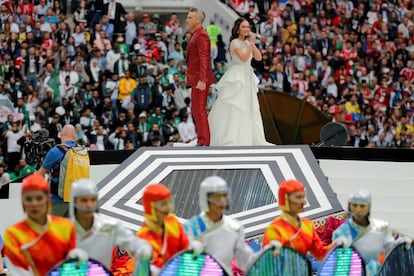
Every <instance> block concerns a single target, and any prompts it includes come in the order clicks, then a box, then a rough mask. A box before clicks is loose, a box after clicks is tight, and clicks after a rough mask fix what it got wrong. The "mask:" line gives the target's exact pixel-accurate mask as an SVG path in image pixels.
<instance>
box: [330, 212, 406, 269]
mask: <svg viewBox="0 0 414 276" xmlns="http://www.w3.org/2000/svg"><path fill="white" fill-rule="evenodd" d="M341 236H342V237H345V238H346V239H348V240H349V241H352V243H351V242H349V244H351V245H352V246H353V247H354V248H355V249H356V250H358V251H359V253H361V256H362V258H363V259H364V262H365V264H366V268H367V273H368V275H376V274H377V270H378V269H379V266H380V264H379V262H378V260H379V257H380V255H381V253H384V254H387V253H388V252H389V251H390V250H391V249H392V248H393V247H394V246H395V245H397V244H399V241H396V240H395V239H394V238H393V236H392V232H391V229H390V227H389V225H388V223H387V222H385V221H382V220H378V219H373V218H370V219H369V225H368V226H367V227H364V226H360V225H358V224H356V223H354V222H353V220H352V219H349V220H347V221H346V222H345V223H343V224H342V225H341V226H339V227H338V229H336V230H335V232H334V233H333V235H332V240H333V241H335V240H336V239H338V238H339V237H341Z"/></svg>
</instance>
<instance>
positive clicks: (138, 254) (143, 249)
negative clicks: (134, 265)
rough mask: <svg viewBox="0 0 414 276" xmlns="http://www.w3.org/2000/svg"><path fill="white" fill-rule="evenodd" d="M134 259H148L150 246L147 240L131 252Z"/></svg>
mask: <svg viewBox="0 0 414 276" xmlns="http://www.w3.org/2000/svg"><path fill="white" fill-rule="evenodd" d="M133 257H134V258H135V259H140V260H144V261H148V260H150V259H151V257H152V247H151V245H149V244H148V243H147V242H145V243H142V244H140V246H139V247H138V249H137V250H136V251H135V252H134V253H133Z"/></svg>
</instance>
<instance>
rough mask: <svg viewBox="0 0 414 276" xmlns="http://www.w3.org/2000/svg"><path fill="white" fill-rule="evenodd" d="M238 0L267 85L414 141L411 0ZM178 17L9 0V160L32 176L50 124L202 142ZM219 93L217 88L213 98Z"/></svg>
mask: <svg viewBox="0 0 414 276" xmlns="http://www.w3.org/2000/svg"><path fill="white" fill-rule="evenodd" d="M394 2H395V3H394ZM228 4H229V5H231V6H232V7H233V8H234V9H235V11H237V12H238V13H239V14H240V15H241V16H245V17H247V18H248V19H249V20H250V21H251V22H252V26H253V27H254V28H253V31H255V32H256V33H258V34H260V41H258V45H259V47H260V49H261V50H262V53H263V62H261V63H257V64H254V65H255V70H256V73H257V75H258V76H259V78H260V87H261V88H272V89H277V90H281V91H285V92H287V93H290V94H292V95H295V96H297V97H299V98H301V99H303V100H306V101H307V102H309V103H310V104H312V105H314V106H316V107H317V108H318V109H320V110H321V111H322V112H323V113H325V114H326V115H327V116H329V117H330V118H332V120H334V121H337V122H341V123H344V124H346V125H347V127H348V130H349V133H350V140H349V142H348V145H350V146H355V147H395V148H411V147H412V135H413V133H414V126H413V112H412V109H413V108H414V106H413V105H412V103H411V102H412V97H413V95H412V94H413V84H412V79H413V75H414V73H413V72H414V68H413V58H412V57H413V55H412V54H411V52H412V50H413V49H414V47H413V35H414V24H413V12H412V4H411V3H409V2H401V3H399V2H398V3H397V2H396V1H389V2H385V1H376V2H372V3H370V2H362V1H331V2H330V1H324V2H320V1H304V2H303V3H300V2H298V1H295V2H289V1H279V2H277V1H264V0H258V1H252V0H234V2H228ZM67 15H69V16H67ZM169 17H170V18H169V19H168V20H166V21H165V22H162V21H161V19H160V16H159V14H143V15H142V18H139V20H137V18H135V14H133V13H128V12H126V11H125V9H124V7H123V6H122V4H120V3H118V2H116V1H112V2H109V3H105V4H104V3H103V1H101V0H93V1H71V5H70V6H68V4H67V3H66V1H46V0H39V2H34V3H32V2H31V1H29V0H22V1H21V2H18V1H16V0H13V1H10V2H4V3H3V5H1V9H0V20H1V33H0V40H1V44H0V45H1V49H0V57H1V58H0V80H1V85H0V91H1V92H0V94H1V96H0V101H1V103H2V105H1V109H0V116H1V118H0V121H1V122H2V124H3V126H2V137H1V139H2V140H1V143H2V146H1V151H2V154H1V158H2V160H0V161H1V166H2V167H3V169H5V171H8V172H9V173H14V174H15V175H20V170H21V169H24V168H25V167H26V165H25V164H24V163H23V161H22V159H24V153H23V152H22V149H23V147H22V146H23V145H24V142H25V141H26V140H27V139H30V138H31V135H33V133H34V132H36V131H38V130H39V129H47V130H48V132H49V135H48V136H49V137H50V138H52V139H54V141H55V143H59V135H60V134H59V133H60V131H61V129H62V127H63V126H64V125H65V124H68V123H70V124H73V125H75V126H76V130H77V141H78V143H80V144H85V145H87V146H88V147H89V149H90V150H108V149H116V150H122V149H136V148H139V147H141V146H163V145H167V146H168V145H172V143H176V142H182V143H189V142H192V141H193V140H194V139H195V137H196V134H195V127H194V123H193V121H192V116H191V109H190V100H189V98H190V96H191V89H190V88H189V87H188V85H187V83H186V64H185V58H184V51H185V49H186V45H187V42H188V39H189V38H190V34H189V33H186V32H185V29H186V28H185V26H184V22H180V20H179V18H178V16H177V15H176V14H174V13H173V14H171V15H170V16H169ZM207 25H208V26H206V30H207V32H208V34H209V36H210V39H211V42H212V66H213V68H214V74H215V77H216V79H217V80H219V79H220V77H221V76H222V75H223V73H224V71H225V70H226V68H227V62H228V60H227V58H228V57H227V55H226V51H227V47H228V45H227V44H228V43H227V41H226V39H225V38H223V37H222V35H221V29H220V26H219V25H217V24H216V23H215V22H213V21H211V22H209V23H208V24H207ZM5 98H8V99H10V101H11V105H10V104H9V105H8V104H6V101H5ZM214 98H215V94H214V89H212V93H211V96H210V98H209V101H208V105H209V106H210V107H211V105H212V103H213V102H214ZM11 112H12V113H11ZM10 113H11V114H10ZM5 178H7V177H5Z"/></svg>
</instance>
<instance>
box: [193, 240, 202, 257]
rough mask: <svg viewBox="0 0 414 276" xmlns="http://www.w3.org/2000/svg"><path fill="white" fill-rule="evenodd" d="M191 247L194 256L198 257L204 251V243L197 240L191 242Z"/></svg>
mask: <svg viewBox="0 0 414 276" xmlns="http://www.w3.org/2000/svg"><path fill="white" fill-rule="evenodd" d="M190 249H192V250H193V255H194V257H197V256H198V255H200V254H201V253H203V252H204V244H203V243H201V242H200V241H197V240H192V241H191V242H190Z"/></svg>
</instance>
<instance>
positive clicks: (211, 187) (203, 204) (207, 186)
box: [199, 175, 230, 212]
mask: <svg viewBox="0 0 414 276" xmlns="http://www.w3.org/2000/svg"><path fill="white" fill-rule="evenodd" d="M216 192H227V204H226V207H227V209H228V208H229V206H230V188H229V185H228V184H227V181H226V180H224V179H223V178H221V177H220V176H217V175H213V176H209V177H207V178H205V179H204V180H203V181H202V182H201V184H200V190H199V200H200V209H201V211H204V212H208V211H209V208H208V203H209V202H212V201H211V200H209V198H208V195H209V194H210V193H216ZM213 203H215V204H218V205H219V204H220V203H216V202H213Z"/></svg>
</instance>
